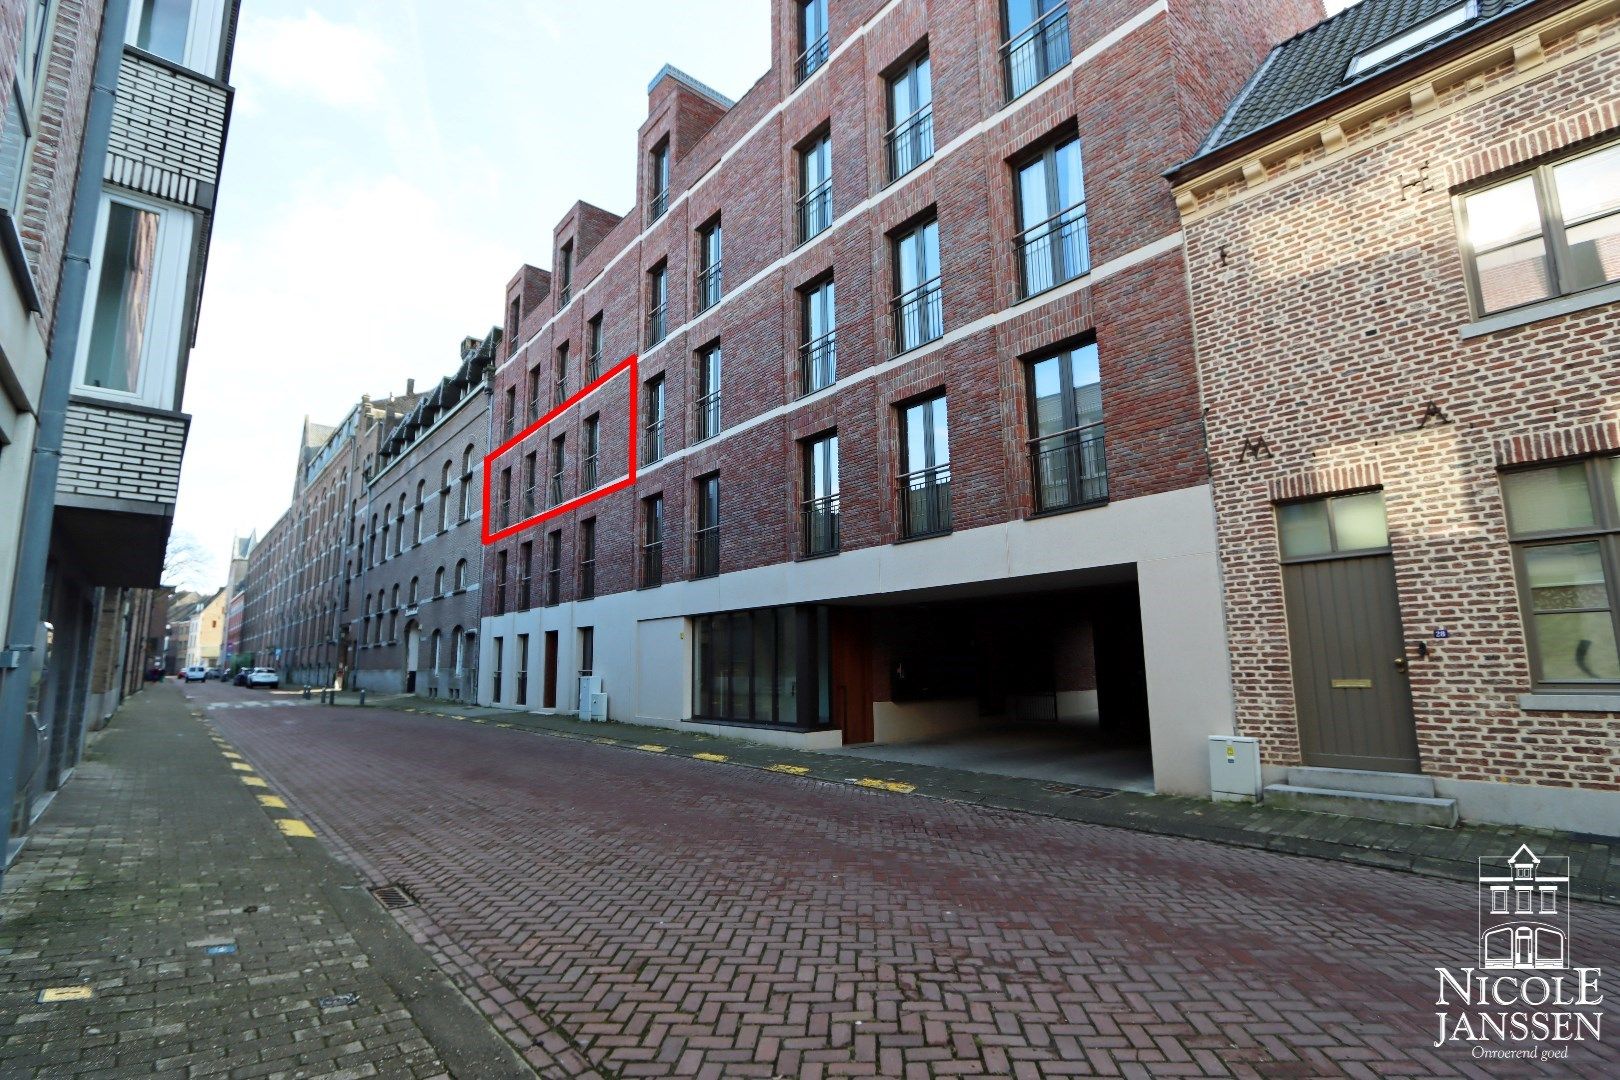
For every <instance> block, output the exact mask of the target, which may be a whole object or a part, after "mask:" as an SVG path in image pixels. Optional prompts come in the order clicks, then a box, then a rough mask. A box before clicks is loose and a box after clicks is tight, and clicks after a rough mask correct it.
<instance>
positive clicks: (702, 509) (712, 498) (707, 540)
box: [692, 472, 720, 579]
mask: <svg viewBox="0 0 1620 1080" xmlns="http://www.w3.org/2000/svg"><path fill="white" fill-rule="evenodd" d="M692 485H693V487H694V488H695V489H696V494H695V495H694V497H693V499H692V512H693V517H692V520H693V528H692V577H693V578H694V579H695V578H710V577H718V576H719V574H720V474H719V472H711V473H706V474H704V475H703V476H699V477H696V478H694V479H693V481H692Z"/></svg>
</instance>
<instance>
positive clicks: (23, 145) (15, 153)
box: [0, 0, 56, 217]
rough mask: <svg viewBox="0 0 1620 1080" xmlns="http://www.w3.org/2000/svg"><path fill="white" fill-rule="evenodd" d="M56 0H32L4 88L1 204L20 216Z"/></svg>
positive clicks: (0, 150)
mask: <svg viewBox="0 0 1620 1080" xmlns="http://www.w3.org/2000/svg"><path fill="white" fill-rule="evenodd" d="M55 8H56V5H55V0H29V2H28V8H27V15H26V17H25V19H24V24H23V37H22V42H21V44H20V48H19V49H18V52H17V59H16V67H15V68H14V69H13V71H12V79H11V81H10V82H9V83H8V84H6V86H5V87H4V90H5V94H6V104H5V116H4V120H3V121H0V123H3V124H4V127H0V207H3V208H4V209H5V210H7V211H9V212H10V213H11V215H12V216H13V217H17V216H20V209H21V206H22V194H23V189H24V186H25V185H24V183H23V179H24V177H25V176H26V175H27V172H28V149H29V147H30V146H31V145H32V140H33V137H34V135H35V133H36V132H37V131H38V128H39V121H38V117H39V104H40V86H41V83H42V82H43V81H44V80H43V76H44V73H45V54H46V53H47V52H48V51H49V48H50V39H51V26H52V24H53V23H54V22H55V15H56V10H55Z"/></svg>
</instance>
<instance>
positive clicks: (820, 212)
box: [798, 131, 833, 244]
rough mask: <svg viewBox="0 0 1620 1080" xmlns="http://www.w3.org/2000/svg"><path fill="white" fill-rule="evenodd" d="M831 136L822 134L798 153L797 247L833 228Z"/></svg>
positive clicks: (825, 133)
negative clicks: (798, 244)
mask: <svg viewBox="0 0 1620 1080" xmlns="http://www.w3.org/2000/svg"><path fill="white" fill-rule="evenodd" d="M832 217H833V203H832V135H831V134H829V133H828V132H825V131H824V132H822V133H821V134H820V135H818V136H816V137H815V138H814V139H813V140H811V142H810V143H809V145H807V146H806V147H805V148H804V149H802V150H800V151H799V203H798V226H799V243H801V244H802V243H804V242H805V241H806V240H809V239H810V238H812V237H815V236H820V235H821V234H822V233H824V232H826V231H827V229H829V228H830V227H831V226H832Z"/></svg>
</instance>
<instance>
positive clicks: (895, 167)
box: [883, 102, 934, 183]
mask: <svg viewBox="0 0 1620 1080" xmlns="http://www.w3.org/2000/svg"><path fill="white" fill-rule="evenodd" d="M883 144H884V146H885V147H886V148H887V153H888V158H889V182H890V183H893V182H894V181H896V180H898V179H900V178H901V177H902V176H904V175H906V173H908V172H910V171H911V170H912V169H915V168H916V167H917V166H918V165H921V164H922V163H923V162H925V161H927V160H928V159H929V158H931V157H933V156H934V103H933V102H929V103H928V104H927V105H924V106H923V107H922V108H920V109H918V110H917V111H916V112H914V113H912V114H911V115H910V116H908V117H906V118H905V119H904V120H902V121H900V122H899V123H898V124H896V125H894V127H893V128H891V129H889V132H888V134H886V135H884V136H883Z"/></svg>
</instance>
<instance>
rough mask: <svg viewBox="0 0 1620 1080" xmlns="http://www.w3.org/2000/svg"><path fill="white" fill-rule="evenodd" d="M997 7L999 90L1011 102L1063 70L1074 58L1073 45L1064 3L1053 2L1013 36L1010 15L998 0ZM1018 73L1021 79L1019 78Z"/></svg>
mask: <svg viewBox="0 0 1620 1080" xmlns="http://www.w3.org/2000/svg"><path fill="white" fill-rule="evenodd" d="M1036 2H1037V3H1039V2H1041V0H1036ZM1000 6H1001V39H1002V45H1001V48H1000V50H999V52H1000V56H1001V72H1002V75H1001V82H1002V86H1001V89H1002V93H1003V95H1004V96H1005V99H1006V100H1007V101H1009V102H1011V101H1016V100H1018V99H1019V98H1021V97H1023V96H1024V95H1025V94H1027V93H1029V92H1030V91H1031V90H1034V89H1035V88H1036V87H1037V86H1039V85H1041V84H1042V83H1043V82H1045V81H1046V80H1047V79H1050V78H1051V77H1052V76H1053V75H1056V74H1057V73H1058V72H1059V71H1062V70H1063V69H1064V68H1065V67H1067V66H1068V64H1069V61H1070V60H1072V59H1073V58H1074V46H1073V43H1072V42H1071V41H1070V40H1069V4H1068V0H1056V2H1055V3H1053V4H1052V6H1051V7H1050V8H1048V9H1047V10H1046V11H1043V12H1041V13H1040V14H1038V15H1037V16H1036V17H1035V20H1034V21H1033V22H1031V23H1030V24H1029V25H1028V26H1026V27H1024V28H1023V29H1021V30H1019V31H1017V32H1016V33H1015V32H1014V31H1013V28H1012V13H1011V12H1010V11H1009V10H1008V8H1007V2H1006V0H1002V2H1001V5H1000ZM1020 74H1023V75H1024V78H1022V79H1020V78H1019V77H1018V76H1019V75H1020Z"/></svg>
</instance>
